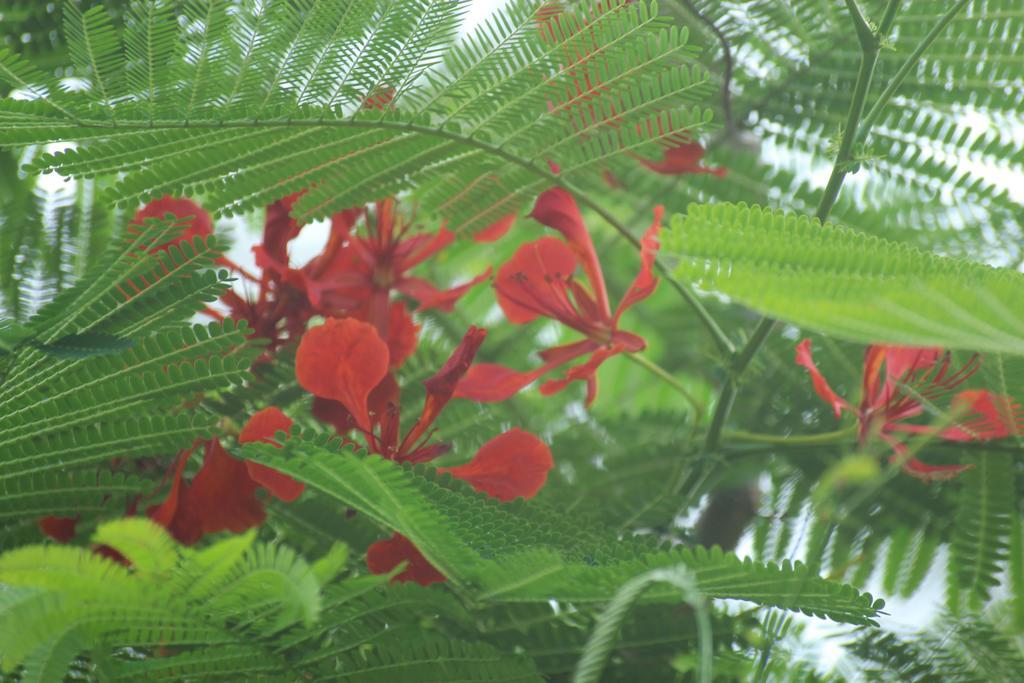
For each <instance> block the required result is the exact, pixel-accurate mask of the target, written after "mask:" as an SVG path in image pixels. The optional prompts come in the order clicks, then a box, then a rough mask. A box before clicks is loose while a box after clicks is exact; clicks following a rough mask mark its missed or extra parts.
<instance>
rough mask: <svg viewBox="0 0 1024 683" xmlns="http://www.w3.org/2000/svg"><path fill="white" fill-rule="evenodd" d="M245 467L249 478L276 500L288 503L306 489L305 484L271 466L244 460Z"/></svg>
mask: <svg viewBox="0 0 1024 683" xmlns="http://www.w3.org/2000/svg"><path fill="white" fill-rule="evenodd" d="M245 467H246V469H247V470H248V472H249V478H250V479H252V480H253V481H254V482H256V483H257V484H259V485H260V486H262V487H263V488H265V489H266V490H267V491H269V492H270V494H271V495H272V496H274V497H275V498H277V499H278V500H283V501H284V502H286V503H290V502H292V501H293V500H295V499H296V498H298V497H299V496H301V495H302V492H303V491H305V490H306V485H305V484H303V483H302V482H299V481H295V480H294V479H292V478H291V477H289V476H288V475H287V474H285V473H284V472H278V471H277V470H275V469H274V468H272V467H267V466H266V465H262V464H260V463H258V462H251V461H248V460H246V461H245Z"/></svg>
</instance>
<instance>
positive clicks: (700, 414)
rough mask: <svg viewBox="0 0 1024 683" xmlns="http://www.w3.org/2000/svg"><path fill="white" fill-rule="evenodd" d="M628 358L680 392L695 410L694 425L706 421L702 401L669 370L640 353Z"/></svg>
mask: <svg viewBox="0 0 1024 683" xmlns="http://www.w3.org/2000/svg"><path fill="white" fill-rule="evenodd" d="M626 358H628V359H629V360H631V361H633V362H634V363H636V364H637V365H639V366H640V367H642V368H646V369H647V370H648V371H649V372H650V373H651V374H653V375H655V376H656V377H658V378H659V379H660V380H662V381H663V382H665V383H666V384H668V385H669V386H670V387H672V388H673V389H675V390H676V391H678V392H679V394H680V395H681V396H682V397H683V398H685V399H686V401H687V402H688V403H689V404H690V407H691V408H693V413H694V418H693V419H694V423H695V424H700V422H701V420H703V419H704V408H703V406H701V404H700V401H698V400H697V399H696V397H695V396H694V395H693V394H691V393H690V391H689V389H687V388H686V386H685V385H684V384H683V383H682V382H680V381H679V380H678V379H676V378H675V377H673V376H672V375H671V373H669V371H668V370H666V369H665V368H663V367H661V366H660V365H658V364H657V363H655V362H654V361H652V360H651V359H650V358H648V357H647V356H641V355H640V354H639V353H627V354H626Z"/></svg>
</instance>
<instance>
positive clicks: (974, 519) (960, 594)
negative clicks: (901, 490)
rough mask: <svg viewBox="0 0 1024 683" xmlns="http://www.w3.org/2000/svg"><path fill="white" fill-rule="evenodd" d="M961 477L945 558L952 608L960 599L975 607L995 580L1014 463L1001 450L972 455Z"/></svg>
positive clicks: (1005, 537)
mask: <svg viewBox="0 0 1024 683" xmlns="http://www.w3.org/2000/svg"><path fill="white" fill-rule="evenodd" d="M963 476H964V487H963V489H962V490H961V491H960V496H959V503H958V506H957V518H956V527H955V531H954V536H953V544H952V550H953V552H952V557H951V558H950V573H951V576H950V581H951V582H952V583H955V584H956V586H955V588H956V590H954V591H952V593H951V595H952V596H955V597H954V599H955V600H956V602H955V603H954V604H952V605H950V607H951V608H952V609H954V610H957V609H959V607H960V605H959V603H960V602H961V601H963V602H964V603H965V604H967V605H969V606H970V607H971V608H972V609H977V608H978V607H979V606H980V605H981V604H982V603H983V602H984V601H985V600H987V599H988V597H989V595H990V593H991V591H992V589H993V588H994V587H995V586H997V585H999V576H1000V574H1001V573H1002V572H1003V570H1004V569H1005V563H1006V560H1007V557H1008V551H1009V541H1010V520H1011V516H1012V515H1013V514H1014V484H1013V480H1014V474H1013V464H1012V462H1011V461H1010V459H1009V458H1008V457H1006V455H1005V454H1001V453H990V454H986V455H982V456H980V457H978V458H976V459H975V462H974V468H973V469H971V470H970V471H968V472H965V473H964V475H963Z"/></svg>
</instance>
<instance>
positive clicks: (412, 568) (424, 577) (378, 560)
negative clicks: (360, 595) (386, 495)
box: [366, 532, 447, 586]
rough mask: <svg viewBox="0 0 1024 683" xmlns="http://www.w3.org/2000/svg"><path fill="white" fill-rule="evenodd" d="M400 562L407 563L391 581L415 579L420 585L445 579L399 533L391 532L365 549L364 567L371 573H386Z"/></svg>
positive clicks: (410, 542) (427, 584)
mask: <svg viewBox="0 0 1024 683" xmlns="http://www.w3.org/2000/svg"><path fill="white" fill-rule="evenodd" d="M402 562H408V563H409V564H408V565H406V567H405V569H404V570H403V571H401V572H400V573H399V574H397V575H396V576H395V578H394V579H392V580H393V581H415V582H416V583H418V584H420V585H421V586H429V585H430V584H432V583H441V582H442V581H447V579H446V578H445V576H444V574H442V573H441V572H439V571H437V568H436V567H434V565H432V564H430V560H428V559H427V558H425V557H423V553H421V552H420V551H419V549H418V548H417V547H416V546H415V545H413V543H412V541H410V540H409V539H408V538H406V537H405V536H403V535H402V534H400V533H397V532H396V533H394V534H392V535H391V538H389V539H387V540H386V541H377V542H375V543H372V544H371V545H370V547H369V548H367V549H366V568H367V569H369V570H370V572H371V573H373V574H387V573H388V572H389V571H391V570H392V569H394V568H395V567H397V566H398V565H399V564H401V563H402Z"/></svg>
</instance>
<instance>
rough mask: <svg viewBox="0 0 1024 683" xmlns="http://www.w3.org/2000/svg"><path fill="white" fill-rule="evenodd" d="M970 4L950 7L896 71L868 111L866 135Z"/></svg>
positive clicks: (865, 123) (863, 127) (865, 127)
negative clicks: (940, 38) (925, 56)
mask: <svg viewBox="0 0 1024 683" xmlns="http://www.w3.org/2000/svg"><path fill="white" fill-rule="evenodd" d="M970 2H971V0H960V1H959V2H957V3H956V4H955V5H953V6H952V7H950V8H949V11H948V12H946V13H945V14H944V15H942V18H941V19H939V22H938V23H937V24H935V26H934V27H932V30H931V31H929V32H928V35H926V36H925V37H924V40H922V41H921V44H920V45H918V46H917V48H915V49H914V51H913V52H911V53H910V55H909V56H908V57H907V58H906V59H905V60H904V61H903V64H901V65H900V68H899V70H898V71H896V75H895V76H893V77H892V80H891V81H889V84H888V85H887V86H885V90H883V91H882V94H881V95H879V96H878V99H877V100H875V103H874V104H873V105H872V106H871V109H870V110H868V113H867V115H866V116H865V117H864V122H863V125H862V129H863V130H864V135H867V133H868V132H869V131H870V130H871V128H872V127H873V126H874V125H875V124H876V123H878V119H879V117H881V115H882V111H883V110H884V109H885V105H887V104H888V103H889V100H891V99H892V96H893V95H895V94H896V91H897V90H899V87H900V86H901V85H903V81H905V80H906V79H907V76H909V75H910V72H911V71H912V70H913V69H914V67H916V66H917V63H918V60H920V59H921V56H922V55H924V53H925V52H926V51H927V50H928V48H930V47H931V46H932V43H934V42H935V39H936V38H938V37H939V34H941V33H942V32H943V31H944V30H945V29H946V27H947V26H949V24H950V22H952V21H953V19H955V18H956V15H957V14H959V13H960V12H962V11H963V10H964V8H965V7H967V5H968V4H970Z"/></svg>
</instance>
